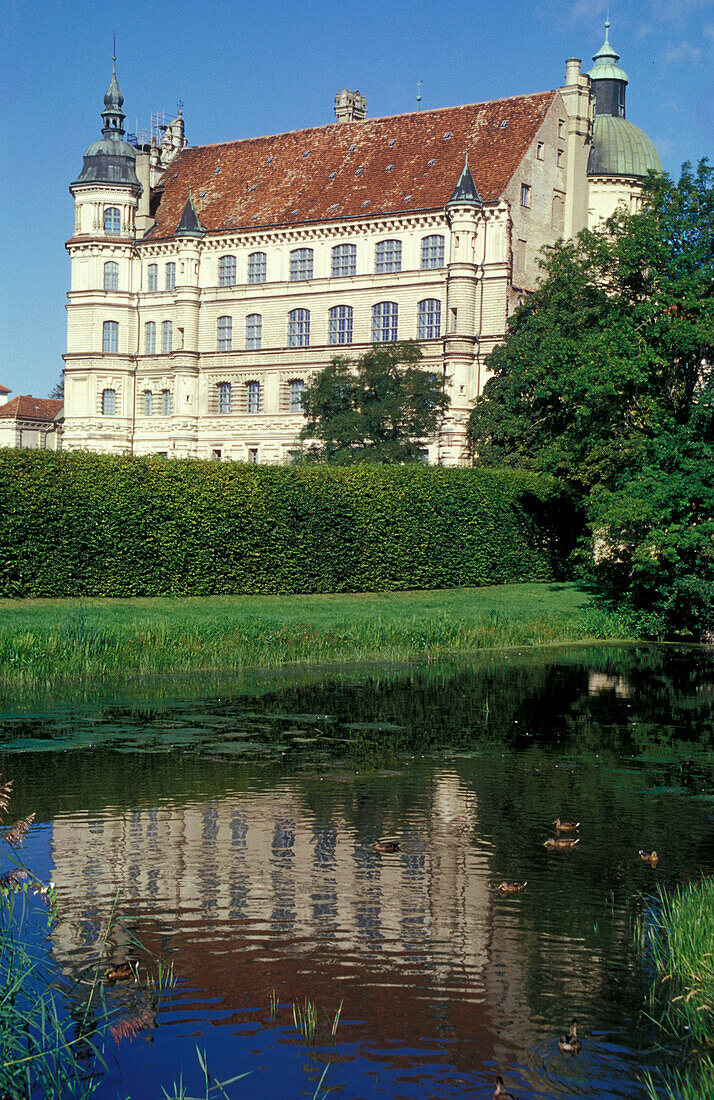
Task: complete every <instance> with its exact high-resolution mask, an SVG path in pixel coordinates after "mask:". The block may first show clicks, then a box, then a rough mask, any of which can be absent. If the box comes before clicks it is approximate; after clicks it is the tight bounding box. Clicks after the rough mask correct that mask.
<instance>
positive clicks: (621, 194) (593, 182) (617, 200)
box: [588, 176, 642, 229]
mask: <svg viewBox="0 0 714 1100" xmlns="http://www.w3.org/2000/svg"><path fill="white" fill-rule="evenodd" d="M588 197H589V203H588V229H596V228H597V227H598V226H599V225H602V223H603V222H604V221H605V220H606V219H607V218H609V217H610V215H611V214H614V212H615V210H617V208H618V207H622V209H623V210H625V211H626V212H627V213H628V214H636V213H637V212H638V211H639V209H640V205H641V202H642V181H641V180H639V179H636V178H635V177H634V176H633V177H632V178H631V179H627V178H626V177H620V176H592V177H591V179H590V189H589V196H588Z"/></svg>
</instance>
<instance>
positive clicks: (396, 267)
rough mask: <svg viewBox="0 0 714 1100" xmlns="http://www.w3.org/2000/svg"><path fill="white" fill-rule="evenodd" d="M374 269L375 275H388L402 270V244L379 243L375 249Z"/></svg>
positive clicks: (394, 242)
mask: <svg viewBox="0 0 714 1100" xmlns="http://www.w3.org/2000/svg"><path fill="white" fill-rule="evenodd" d="M374 269H375V271H376V273H377V275H389V274H390V273H391V272H394V271H401V270H402V242H401V241H380V242H379V243H378V245H377V247H376V249H375V264H374Z"/></svg>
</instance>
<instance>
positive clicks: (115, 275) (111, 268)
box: [104, 260, 119, 290]
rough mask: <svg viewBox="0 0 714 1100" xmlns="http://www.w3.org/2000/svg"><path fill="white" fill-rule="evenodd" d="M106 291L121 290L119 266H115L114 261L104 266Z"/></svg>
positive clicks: (109, 261)
mask: <svg viewBox="0 0 714 1100" xmlns="http://www.w3.org/2000/svg"><path fill="white" fill-rule="evenodd" d="M104 289H105V290H118V289H119V264H115V263H114V260H108V261H107V263H105V265H104Z"/></svg>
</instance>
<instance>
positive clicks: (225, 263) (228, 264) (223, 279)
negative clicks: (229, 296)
mask: <svg viewBox="0 0 714 1100" xmlns="http://www.w3.org/2000/svg"><path fill="white" fill-rule="evenodd" d="M235 284H236V258H235V256H221V258H220V260H219V261H218V285H219V286H235Z"/></svg>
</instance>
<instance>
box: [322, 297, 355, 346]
mask: <svg viewBox="0 0 714 1100" xmlns="http://www.w3.org/2000/svg"><path fill="white" fill-rule="evenodd" d="M352 317H353V313H352V306H333V308H332V309H331V310H330V313H329V316H328V335H327V339H328V342H329V343H330V344H351V343H352Z"/></svg>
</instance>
